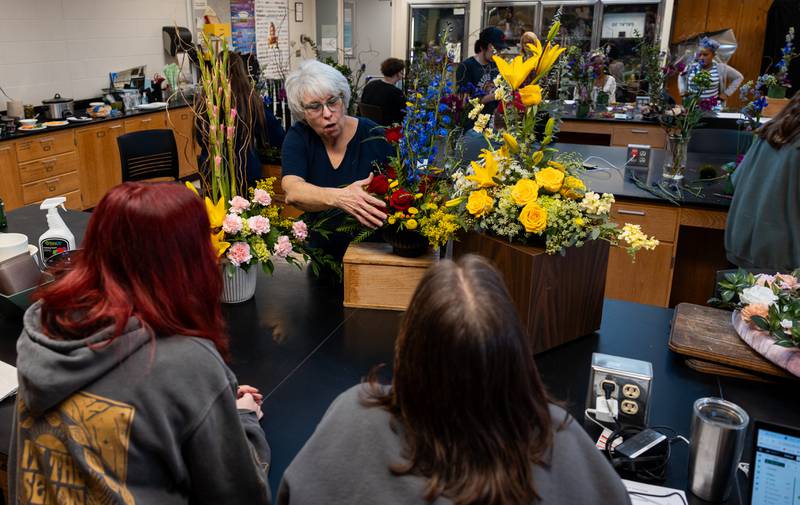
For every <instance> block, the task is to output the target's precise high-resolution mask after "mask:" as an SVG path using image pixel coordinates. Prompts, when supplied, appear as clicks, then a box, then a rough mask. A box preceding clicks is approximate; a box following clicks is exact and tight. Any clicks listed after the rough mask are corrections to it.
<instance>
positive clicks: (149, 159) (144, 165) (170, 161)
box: [117, 130, 179, 182]
mask: <svg viewBox="0 0 800 505" xmlns="http://www.w3.org/2000/svg"><path fill="white" fill-rule="evenodd" d="M117 145H118V146H119V156H120V159H121V161H122V182H127V181H143V180H147V179H155V178H157V177H171V178H172V179H175V180H177V179H178V177H179V167H178V147H177V145H176V144H175V134H174V133H173V132H172V130H144V131H139V132H133V133H128V134H125V135H120V136H119V137H117Z"/></svg>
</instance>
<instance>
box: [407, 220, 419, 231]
mask: <svg viewBox="0 0 800 505" xmlns="http://www.w3.org/2000/svg"><path fill="white" fill-rule="evenodd" d="M406 229H407V230H416V229H417V220H416V219H409V220H408V221H406Z"/></svg>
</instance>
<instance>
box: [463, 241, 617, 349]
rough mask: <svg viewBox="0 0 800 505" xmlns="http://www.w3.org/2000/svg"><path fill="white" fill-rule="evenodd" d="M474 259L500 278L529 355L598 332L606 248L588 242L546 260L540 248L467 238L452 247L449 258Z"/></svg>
mask: <svg viewBox="0 0 800 505" xmlns="http://www.w3.org/2000/svg"><path fill="white" fill-rule="evenodd" d="M469 253H474V254H479V255H481V256H484V257H486V258H488V259H490V260H491V261H492V262H493V263H494V264H495V266H497V268H499V269H500V272H502V274H503V277H504V278H505V281H506V286H507V287H508V291H509V292H510V293H511V298H512V299H513V300H514V304H515V305H516V306H517V310H518V311H519V315H520V318H521V319H522V325H523V326H524V327H525V328H526V330H527V332H528V335H529V337H530V338H531V343H532V347H533V352H534V353H539V352H542V351H546V350H548V349H551V348H553V347H556V346H557V345H561V344H563V343H565V342H569V341H571V340H575V339H576V338H578V337H582V336H584V335H588V334H590V333H592V332H594V331H596V330H598V329H599V328H600V321H601V320H602V317H603V292H604V291H605V286H606V269H607V267H608V243H607V242H605V241H602V240H596V241H592V242H588V243H587V244H585V245H584V246H583V247H578V248H571V249H568V250H567V253H566V255H565V256H561V255H558V254H556V255H548V254H546V253H545V250H544V247H530V246H524V245H520V244H513V243H512V244H510V243H508V241H506V240H503V239H498V238H494V237H490V236H488V235H482V234H477V233H470V234H468V235H467V236H465V237H463V238H462V240H461V241H459V242H454V243H453V256H454V258H458V257H459V256H462V255H464V254H469Z"/></svg>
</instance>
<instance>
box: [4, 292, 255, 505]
mask: <svg viewBox="0 0 800 505" xmlns="http://www.w3.org/2000/svg"><path fill="white" fill-rule="evenodd" d="M40 314H41V310H40V304H39V303H37V304H35V305H33V306H32V307H31V308H29V309H28V311H27V312H26V313H25V317H24V329H23V331H22V334H21V335H20V337H19V340H18V342H17V355H18V357H17V369H18V375H19V392H18V396H17V405H16V414H15V418H14V429H13V431H12V433H13V436H12V440H11V449H10V452H9V458H8V460H9V465H8V476H9V495H10V503H12V504H17V503H20V504H28V503H48V504H49V503H97V504H112V503H114V504H126V505H132V504H134V503H135V504H138V505H142V504H158V505H172V504H186V503H193V504H203V503H208V504H227V503H231V504H240V503H247V504H268V503H269V502H270V496H269V485H268V482H267V470H268V467H269V461H270V451H269V446H268V445H267V442H266V440H265V438H264V432H263V430H262V429H261V426H260V425H259V424H258V420H257V419H256V416H255V414H254V413H252V412H247V411H238V412H237V409H236V388H237V384H236V378H235V377H234V376H233V373H232V372H231V371H230V370H229V369H228V367H227V366H225V364H224V363H223V361H222V359H221V358H220V356H219V354H218V353H217V351H216V349H215V347H214V345H213V343H211V342H210V341H208V340H205V339H199V338H189V337H179V336H171V337H165V338H158V339H154V338H152V337H151V335H150V334H149V333H148V331H147V330H146V329H144V328H143V327H142V325H141V323H140V322H139V321H138V320H137V319H134V318H131V319H130V320H129V321H128V324H127V327H126V328H125V331H124V333H123V335H121V336H120V337H118V338H116V339H115V340H113V341H111V342H110V343H109V341H108V338H109V336H110V335H111V333H112V328H106V329H104V330H102V331H99V332H97V333H96V334H94V335H92V336H90V337H88V338H86V339H83V340H73V341H63V340H53V339H51V338H49V337H47V336H46V335H44V334H43V333H42V328H41V323H40V317H41V316H40Z"/></svg>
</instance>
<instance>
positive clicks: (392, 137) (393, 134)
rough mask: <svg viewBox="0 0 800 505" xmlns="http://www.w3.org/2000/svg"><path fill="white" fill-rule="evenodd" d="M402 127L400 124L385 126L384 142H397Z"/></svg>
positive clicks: (400, 135)
mask: <svg viewBox="0 0 800 505" xmlns="http://www.w3.org/2000/svg"><path fill="white" fill-rule="evenodd" d="M402 129H403V127H402V126H395V127H393V128H386V132H385V135H386V142H388V143H390V144H396V143H397V142H400V137H402V136H403V134H402Z"/></svg>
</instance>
